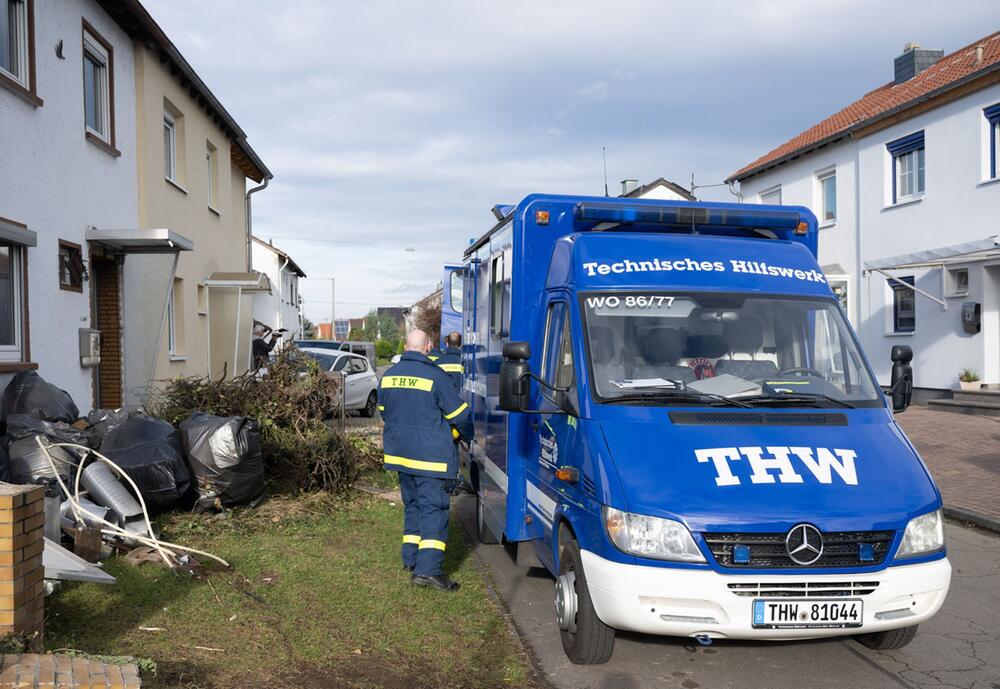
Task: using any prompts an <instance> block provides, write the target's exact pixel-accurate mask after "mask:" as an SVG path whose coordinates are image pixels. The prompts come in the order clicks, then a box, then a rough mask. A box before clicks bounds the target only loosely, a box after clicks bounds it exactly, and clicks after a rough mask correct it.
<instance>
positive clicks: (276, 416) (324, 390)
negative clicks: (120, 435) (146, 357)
mask: <svg viewBox="0 0 1000 689" xmlns="http://www.w3.org/2000/svg"><path fill="white" fill-rule="evenodd" d="M340 398H341V393H340V380H339V379H336V378H333V377H330V376H327V375H324V374H323V373H321V372H320V370H319V368H318V367H317V365H316V363H315V362H314V361H313V360H312V359H310V358H308V357H306V356H305V355H303V354H302V353H301V352H299V351H298V350H296V349H294V348H293V349H289V350H286V351H285V352H283V353H282V354H281V355H279V356H278V357H277V358H276V359H275V361H273V362H271V365H270V367H269V369H268V370H267V372H266V373H264V374H262V375H260V374H258V373H256V372H254V371H250V372H248V373H245V374H244V375H241V376H238V377H236V378H232V379H229V380H225V379H222V380H212V379H210V378H199V377H188V378H174V379H172V380H170V381H168V382H167V383H166V384H165V385H164V386H162V387H160V388H159V389H158V390H157V391H156V392H155V393H154V394H153V396H152V399H151V400H150V405H149V406H150V410H151V411H152V413H153V414H154V415H156V416H159V417H160V418H163V419H166V420H167V421H169V422H171V423H173V424H178V423H180V422H181V421H183V420H184V419H186V418H187V417H188V416H189V415H190V414H191V413H192V412H195V411H203V412H207V413H209V414H215V415H218V416H249V417H251V418H253V419H256V420H257V422H258V423H259V424H260V431H261V451H262V453H263V455H264V463H265V472H266V474H267V477H268V481H269V482H270V484H271V485H272V489H277V490H278V491H292V492H299V491H315V490H326V491H331V492H342V491H344V490H347V489H348V488H350V487H351V486H352V485H353V484H354V482H355V480H357V478H358V476H359V475H360V474H361V473H362V472H364V471H366V470H368V469H371V468H376V467H378V466H379V465H380V458H379V457H378V456H376V455H375V454H374V453H373V452H372V451H371V449H369V448H367V447H366V446H365V445H364V444H361V443H358V442H355V441H353V440H352V439H350V438H348V437H346V436H345V435H344V434H342V433H340V432H338V431H336V430H335V429H333V428H331V427H330V426H329V425H327V424H326V423H325V422H324V419H325V418H326V417H328V416H329V415H330V414H331V413H333V412H334V410H336V409H338V408H339V402H340Z"/></svg>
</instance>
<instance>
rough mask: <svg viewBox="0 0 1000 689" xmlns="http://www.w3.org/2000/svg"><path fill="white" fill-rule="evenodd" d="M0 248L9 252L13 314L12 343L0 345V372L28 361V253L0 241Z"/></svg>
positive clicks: (9, 243)
mask: <svg viewBox="0 0 1000 689" xmlns="http://www.w3.org/2000/svg"><path fill="white" fill-rule="evenodd" d="M0 247H5V248H7V249H8V250H9V252H10V253H9V256H10V265H11V276H10V284H11V291H12V295H11V296H12V299H11V301H12V304H11V313H12V314H13V316H14V317H13V336H14V341H13V342H12V343H11V344H9V345H7V344H0V371H3V370H4V369H7V370H9V368H8V367H9V366H10V365H11V364H15V365H16V364H20V363H24V362H26V361H27V360H28V358H29V356H28V310H27V303H28V298H27V297H28V270H27V261H28V252H27V251H26V250H25V248H26V247H23V246H21V245H20V244H15V243H13V242H5V241H0Z"/></svg>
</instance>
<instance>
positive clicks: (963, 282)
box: [948, 268, 969, 297]
mask: <svg viewBox="0 0 1000 689" xmlns="http://www.w3.org/2000/svg"><path fill="white" fill-rule="evenodd" d="M968 294H969V269H968V268H955V269H954V270H949V271H948V296H949V297H964V296H966V295H968Z"/></svg>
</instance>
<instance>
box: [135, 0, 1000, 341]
mask: <svg viewBox="0 0 1000 689" xmlns="http://www.w3.org/2000/svg"><path fill="white" fill-rule="evenodd" d="M144 2H145V5H146V6H147V8H148V9H149V11H150V13H151V14H152V15H153V17H154V18H155V19H156V20H157V21H158V22H159V23H160V25H161V26H162V27H163V29H164V30H165V31H166V32H167V34H168V35H169V36H170V37H171V39H172V40H173V41H174V43H175V44H176V45H177V47H178V48H179V49H180V51H181V52H182V53H183V54H184V56H185V57H186V58H187V60H188V62H190V63H191V64H192V65H193V66H194V68H195V70H196V71H197V72H198V73H199V75H200V76H201V77H202V79H203V80H204V81H205V82H206V83H207V84H208V86H209V88H211V89H212V90H213V91H214V92H215V94H216V95H217V96H218V97H219V99H220V100H221V101H222V103H223V104H224V105H225V107H226V108H227V109H228V110H229V112H230V113H231V114H232V115H233V116H234V117H235V118H236V120H237V121H238V122H239V123H240V126H241V127H242V128H243V130H244V131H246V132H247V134H248V137H249V141H250V144H251V145H252V146H253V147H254V149H255V150H256V151H257V152H258V153H259V154H260V155H261V157H262V158H263V160H264V162H265V163H266V164H267V165H268V167H269V168H270V169H271V171H272V172H273V173H274V176H275V177H274V180H273V181H272V183H271V186H270V187H269V188H268V189H267V190H265V191H264V192H262V193H259V194H256V195H255V196H254V233H255V234H256V235H257V236H259V237H263V238H265V239H267V238H273V240H274V243H275V245H277V246H280V247H281V248H282V249H284V250H286V251H287V252H289V253H290V254H291V255H292V256H293V257H294V259H295V261H296V262H297V263H298V264H299V265H300V266H302V268H303V269H304V270H305V272H306V273H308V275H309V278H310V279H308V280H306V281H304V282H303V283H301V285H302V287H301V292H302V294H303V296H304V298H305V313H306V316H307V317H309V318H310V319H311V320H313V321H316V322H318V321H321V320H329V314H330V283H329V280H321V279H317V278H329V277H335V278H336V285H337V295H336V298H337V305H336V315H337V317H338V318H342V317H347V316H360V315H363V314H364V313H365V312H367V311H368V309H369V308H371V307H372V306H375V305H384V306H393V305H408V304H411V303H413V302H414V301H416V300H417V299H418V298H420V297H421V296H423V295H424V294H426V293H428V292H429V291H431V290H432V289H433V288H434V286H435V284H436V283H437V281H438V280H440V275H441V265H442V264H443V263H444V262H446V261H453V260H456V259H458V258H459V257H460V256H461V253H462V249H463V247H464V246H465V245H466V244H467V243H468V241H469V239H470V238H473V237H477V236H479V235H480V234H482V233H483V232H484V231H485V230H487V229H488V228H489V227H490V225H491V224H492V222H493V217H492V215H491V214H490V208H491V207H492V206H493V205H494V204H496V203H515V202H517V201H518V200H519V199H520V198H522V197H523V196H525V195H526V194H529V193H531V192H556V193H593V194H600V193H603V175H602V169H601V146H602V145H603V146H607V162H608V179H609V182H610V184H611V187H612V193H613V194H614V193H615V189H617V188H618V186H619V185H618V182H619V181H620V180H621V179H623V178H636V179H639V180H640V181H649V180H652V179H655V178H657V177H660V176H663V177H666V178H667V179H671V180H674V181H676V182H678V183H680V184H683V185H685V186H686V185H688V184H689V183H690V180H691V174H692V173H694V174H695V175H696V177H695V179H696V182H697V183H699V184H711V183H718V182H721V181H722V179H723V178H724V177H725V176H727V175H728V174H730V173H732V172H733V171H735V170H736V169H738V168H739V167H741V166H742V165H744V164H745V163H747V162H750V161H751V160H753V159H754V158H756V157H757V156H759V155H761V154H763V153H765V152H766V151H768V150H770V149H771V148H773V147H775V146H776V145H778V144H780V143H781V142H783V141H784V140H786V139H788V138H790V137H791V136H793V135H795V134H797V133H798V132H800V131H801V130H803V129H805V128H807V127H809V126H811V125H812V124H815V122H817V121H818V120H820V119H822V118H824V117H826V116H827V115H829V114H832V113H833V112H834V111H836V110H838V109H840V108H841V107H843V106H844V105H847V104H848V103H850V102H851V101H853V100H855V99H857V98H859V97H860V96H861V95H863V94H864V93H866V92H867V91H869V90H871V89H873V88H875V87H877V86H879V85H881V84H883V83H885V82H887V81H889V80H891V78H892V59H893V58H894V57H895V56H896V55H898V54H899V53H900V52H901V50H902V47H903V45H904V44H905V43H907V42H908V41H916V42H918V43H920V44H922V45H923V46H924V47H927V48H943V49H944V50H945V51H946V52H950V51H952V50H954V49H956V48H959V47H961V46H963V45H965V44H968V43H971V42H973V41H974V40H976V39H977V38H980V37H982V36H985V35H987V34H989V33H991V32H993V31H995V30H997V29H998V28H1000V11H998V9H997V3H996V0H963V1H953V2H947V3H941V2H913V1H912V0H900V1H893V2H877V3H875V2H861V1H844V0H840V1H836V2H835V1H816V2H807V1H805V0H786V1H781V0H767V1H753V0H742V1H740V2H715V1H713V2H701V3H688V2H683V3H682V2H665V1H664V0H653V1H646V0H641V1H633V2H629V3H624V2H620V1H618V2H610V1H608V2H594V1H590V0H569V1H565V2H541V1H539V0H527V1H521V0H505V2H502V3H501V2H495V3H484V2H474V1H472V0H466V1H465V2H460V1H444V0H442V1H438V2H424V1H418V0H398V1H397V2H382V1H380V0H366V1H365V2H347V1H346V0H343V1H341V0H338V1H329V0H296V1H295V2H287V0H249V1H248V0H213V1H212V2H204V0H144ZM697 193H698V195H699V197H701V198H705V199H709V200H722V199H726V198H731V197H729V196H728V192H727V191H726V190H725V189H705V190H702V191H699V192H697ZM408 248H409V249H412V251H410V250H407V249H408Z"/></svg>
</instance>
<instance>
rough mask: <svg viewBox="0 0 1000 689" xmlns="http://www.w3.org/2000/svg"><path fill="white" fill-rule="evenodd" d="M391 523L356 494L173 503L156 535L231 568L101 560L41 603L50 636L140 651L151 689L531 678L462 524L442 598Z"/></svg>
mask: <svg viewBox="0 0 1000 689" xmlns="http://www.w3.org/2000/svg"><path fill="white" fill-rule="evenodd" d="M401 523H402V510H401V507H400V505H399V504H398V503H397V504H395V505H392V504H390V503H388V502H386V501H385V500H381V499H376V498H363V497H362V498H356V499H352V500H350V501H348V502H340V503H333V501H330V500H317V499H312V500H303V501H297V502H292V501H279V500H273V501H271V502H270V503H268V504H265V506H264V507H263V508H262V509H261V510H258V511H255V512H247V513H244V514H241V515H237V516H236V517H233V518H229V519H222V518H213V517H209V516H187V515H172V516H170V517H169V518H167V519H165V520H164V522H163V528H164V537H165V538H168V539H171V538H173V539H175V540H178V541H179V542H182V543H185V544H188V545H191V546H193V547H200V548H203V549H206V550H208V551H210V552H213V553H215V554H217V555H219V556H221V557H224V558H226V559H228V560H230V561H231V562H232V563H233V564H234V566H235V568H236V571H235V572H227V571H221V570H219V569H217V570H215V571H212V572H210V573H209V574H207V575H205V576H204V577H200V578H192V577H191V576H190V575H175V574H173V573H171V572H169V571H167V570H165V569H163V568H162V567H158V566H156V565H149V564H147V565H143V566H141V567H133V566H130V565H128V564H127V563H125V562H124V561H123V560H121V559H113V560H110V561H108V562H107V563H106V568H107V570H108V571H109V572H110V573H111V574H113V575H114V576H116V577H118V583H117V585H115V586H98V585H95V584H71V585H69V586H66V587H65V588H64V589H63V590H62V591H60V592H59V593H57V594H55V595H54V596H51V597H50V598H49V599H48V600H47V602H46V613H47V619H46V647H47V648H48V649H49V650H55V649H58V648H74V649H79V650H81V651H85V652H87V653H93V654H110V655H121V654H131V655H134V656H137V657H143V658H150V659H152V660H153V661H155V662H156V664H157V667H158V670H157V674H156V676H155V677H146V678H144V686H149V687H219V688H221V687H245V688H246V689H256V688H258V687H259V688H261V689H263V688H264V687H268V688H270V687H277V686H282V687H286V686H287V687H299V686H302V687H307V686H308V687H391V688H396V687H399V688H400V689H403V688H405V689H421V688H423V687H469V688H471V687H485V688H490V687H507V686H516V687H521V686H535V685H536V680H535V679H534V678H533V675H532V671H531V669H530V663H529V661H528V659H527V658H526V657H525V656H524V653H523V651H522V650H520V647H519V646H518V645H517V644H516V642H515V641H514V640H513V639H512V637H511V635H510V633H509V631H508V628H507V626H506V624H505V622H504V619H503V617H502V614H501V612H500V610H499V609H498V607H497V605H496V604H495V603H494V602H493V601H492V600H491V599H490V597H489V596H488V594H487V588H486V582H485V580H484V575H483V573H482V571H481V568H480V567H479V565H478V564H477V563H476V561H475V559H474V557H473V556H472V555H471V553H470V550H469V543H468V541H467V539H466V537H465V533H464V532H463V531H462V530H461V527H459V526H458V525H456V524H454V523H453V524H452V530H451V537H450V540H449V543H448V551H447V560H446V570H448V571H450V572H451V573H452V576H453V577H454V578H455V579H456V580H457V581H459V582H460V583H461V584H462V589H461V590H460V591H459V592H458V593H456V594H451V595H448V594H442V593H439V592H436V591H431V590H428V589H418V588H415V587H412V586H410V585H409V583H408V575H407V574H406V573H404V572H403V570H402V567H401V565H400V562H399V556H398V548H399V542H400V533H401V530H400V527H401ZM258 599H259V600H258ZM140 627H160V628H163V629H164V631H143V630H140ZM196 646H201V647H204V648H203V649H198V648H195V647H196ZM205 648H207V649H223V650H221V651H218V650H204V649H205Z"/></svg>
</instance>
